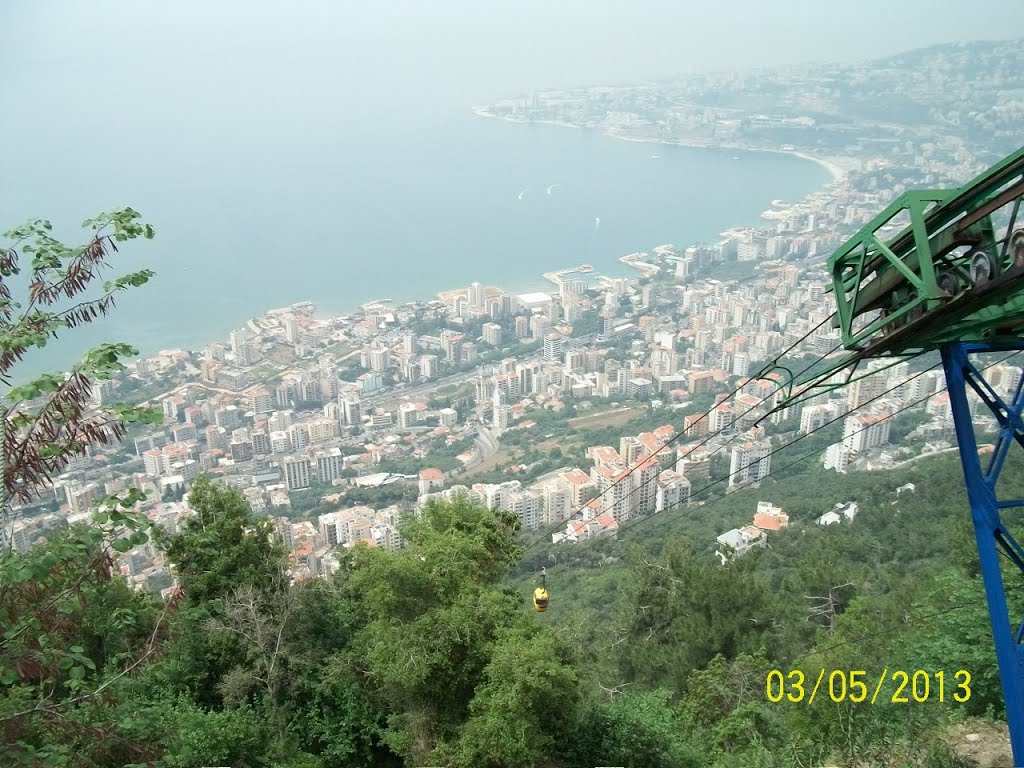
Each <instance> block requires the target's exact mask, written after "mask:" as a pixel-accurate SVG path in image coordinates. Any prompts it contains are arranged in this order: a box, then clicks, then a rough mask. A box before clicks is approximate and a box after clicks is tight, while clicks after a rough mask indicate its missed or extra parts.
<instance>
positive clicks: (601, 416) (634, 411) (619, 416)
mask: <svg viewBox="0 0 1024 768" xmlns="http://www.w3.org/2000/svg"><path fill="white" fill-rule="evenodd" d="M641 413H642V411H641V410H640V409H639V408H633V407H627V408H616V409H614V410H611V411H602V412H601V413H591V414H588V415H586V416H577V417H576V418H575V419H569V426H570V427H572V428H573V429H600V428H602V427H620V426H622V425H624V424H628V423H629V422H630V421H632V420H633V419H635V418H636V417H637V416H639V415H640V414H641Z"/></svg>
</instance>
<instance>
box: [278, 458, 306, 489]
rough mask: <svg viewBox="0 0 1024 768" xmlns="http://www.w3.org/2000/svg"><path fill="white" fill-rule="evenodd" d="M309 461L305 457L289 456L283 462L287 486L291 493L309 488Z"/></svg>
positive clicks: (282, 466)
mask: <svg viewBox="0 0 1024 768" xmlns="http://www.w3.org/2000/svg"><path fill="white" fill-rule="evenodd" d="M309 463H310V462H309V459H308V458H307V457H305V456H287V457H285V459H284V461H282V462H281V468H282V469H283V470H284V478H285V485H286V486H287V487H288V490H289V491H297V490H300V489H302V488H309Z"/></svg>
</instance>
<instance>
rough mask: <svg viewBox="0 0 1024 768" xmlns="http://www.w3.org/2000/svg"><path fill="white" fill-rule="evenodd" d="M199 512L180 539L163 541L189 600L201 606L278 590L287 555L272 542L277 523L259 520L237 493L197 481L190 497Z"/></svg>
mask: <svg viewBox="0 0 1024 768" xmlns="http://www.w3.org/2000/svg"><path fill="white" fill-rule="evenodd" d="M188 499H189V506H190V507H191V508H192V509H193V510H195V516H193V517H192V518H190V519H189V520H188V521H187V522H186V523H185V525H184V526H182V529H181V531H180V532H179V533H177V534H176V535H174V536H173V537H169V538H165V544H166V551H167V558H168V560H169V561H170V562H171V563H172V564H173V565H174V568H175V570H176V572H177V575H178V582H179V584H180V585H181V587H182V589H183V590H184V592H185V594H186V596H187V597H188V600H189V601H190V602H191V603H192V604H194V605H202V604H204V603H207V602H209V601H213V600H223V598H225V597H227V596H228V595H230V594H232V593H233V592H234V591H235V590H236V589H238V588H240V587H246V586H252V587H255V588H257V589H269V588H270V587H272V586H274V585H275V584H278V583H279V582H280V579H281V574H282V572H283V570H284V562H285V552H284V549H283V547H281V546H280V545H279V544H277V543H276V539H275V538H274V530H275V529H274V522H273V520H271V519H270V518H268V517H264V518H256V517H255V516H254V515H253V513H252V510H251V509H250V508H249V503H248V502H247V501H246V500H245V497H244V496H242V494H241V492H240V491H239V490H238V489H237V488H228V487H225V486H221V485H217V484H216V483H214V482H213V481H212V480H210V478H209V476H206V475H203V476H200V477H199V478H197V479H196V481H195V483H194V484H193V485H192V489H191V491H190V492H189V497H188Z"/></svg>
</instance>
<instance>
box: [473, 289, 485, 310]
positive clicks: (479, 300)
mask: <svg viewBox="0 0 1024 768" xmlns="http://www.w3.org/2000/svg"><path fill="white" fill-rule="evenodd" d="M484 308H485V306H484V287H483V286H482V285H480V283H470V284H469V309H470V311H471V312H481V311H482V310H483V309H484Z"/></svg>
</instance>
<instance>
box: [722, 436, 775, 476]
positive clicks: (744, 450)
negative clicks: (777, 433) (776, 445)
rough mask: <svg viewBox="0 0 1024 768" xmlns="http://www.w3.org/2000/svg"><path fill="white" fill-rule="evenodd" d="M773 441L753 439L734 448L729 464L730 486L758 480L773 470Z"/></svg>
mask: <svg viewBox="0 0 1024 768" xmlns="http://www.w3.org/2000/svg"><path fill="white" fill-rule="evenodd" d="M770 453H771V443H770V442H769V441H767V440H763V441H761V440H759V441H752V442H748V443H743V444H742V445H737V446H736V447H734V448H733V449H732V461H731V462H730V464H729V487H732V486H734V485H738V484H740V483H744V482H748V481H749V482H754V483H756V482H758V481H760V480H763V479H764V478H766V477H767V476H768V473H769V472H771V463H772V459H771V456H770V455H769V454H770Z"/></svg>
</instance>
